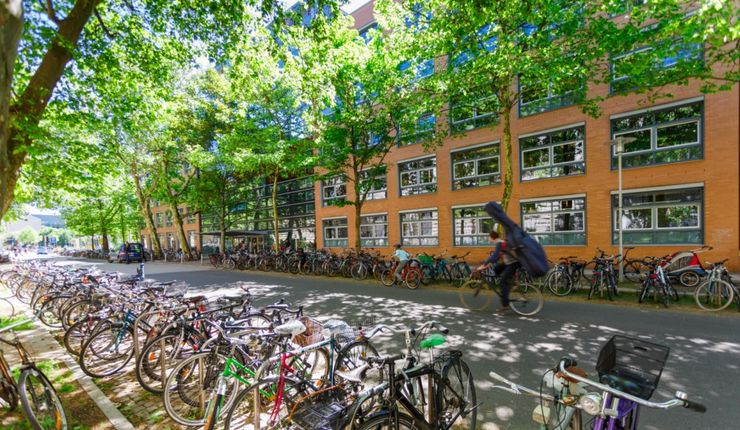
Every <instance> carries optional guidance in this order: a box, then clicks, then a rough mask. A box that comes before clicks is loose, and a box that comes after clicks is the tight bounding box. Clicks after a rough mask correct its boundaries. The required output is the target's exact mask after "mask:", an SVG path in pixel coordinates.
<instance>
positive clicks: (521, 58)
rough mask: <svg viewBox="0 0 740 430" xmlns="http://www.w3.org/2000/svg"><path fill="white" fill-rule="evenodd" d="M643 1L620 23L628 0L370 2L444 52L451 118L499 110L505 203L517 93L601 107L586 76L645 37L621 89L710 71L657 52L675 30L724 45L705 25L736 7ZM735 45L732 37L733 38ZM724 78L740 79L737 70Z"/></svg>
mask: <svg viewBox="0 0 740 430" xmlns="http://www.w3.org/2000/svg"><path fill="white" fill-rule="evenodd" d="M640 3H642V2H640ZM647 3H648V4H649V6H648V7H645V8H642V6H635V7H634V8H632V9H631V10H630V11H629V12H630V13H629V14H628V15H627V19H626V22H625V20H614V19H612V17H613V15H614V14H616V13H620V12H624V11H621V10H620V9H619V8H622V7H623V5H624V4H625V2H623V1H617V0H610V1H606V2H588V1H577V2H564V1H561V0H512V1H506V2H480V1H474V2H458V1H454V0H429V1H425V2H418V1H416V0H404V1H400V2H395V1H391V0H378V2H377V5H376V7H377V9H378V10H380V11H381V13H382V15H383V16H386V17H388V18H387V19H388V22H389V25H388V26H389V29H390V31H393V32H399V33H405V34H406V37H407V43H408V45H409V46H412V47H413V49H415V50H418V51H419V52H424V53H425V54H426V56H427V57H436V58H445V59H446V62H447V67H445V68H443V69H444V70H442V73H439V74H437V75H435V77H434V78H435V79H439V80H440V81H441V82H442V83H443V84H442V85H440V86H439V88H443V89H444V90H445V91H446V93H447V94H448V95H449V97H450V108H449V111H448V114H449V115H450V116H452V117H453V118H454V117H455V115H457V114H458V113H457V112H458V111H459V110H485V111H486V112H491V111H493V112H496V113H497V116H498V120H497V121H496V122H495V123H494V124H493V126H494V127H501V133H502V139H501V153H502V156H503V157H502V158H503V169H502V171H503V174H502V181H503V185H504V192H503V197H502V201H501V203H502V205H503V207H504V208H505V209H506V208H507V207H508V203H509V201H510V199H511V192H512V186H513V172H512V144H511V139H512V136H511V114H512V109H513V108H514V107H515V106H517V103H518V101H519V100H520V99H521V100H525V101H528V102H530V103H528V104H529V105H530V106H534V108H535V109H538V108H540V106H538V104H537V103H538V102H537V101H538V100H549V99H551V97H550V96H549V95H559V97H560V98H561V99H562V100H566V101H567V104H578V105H580V107H581V109H582V110H583V111H584V112H586V113H588V114H589V115H593V116H596V115H599V114H600V111H599V103H600V102H601V101H603V100H604V98H605V97H604V95H602V94H589V92H588V90H589V88H590V86H591V85H592V84H604V83H611V82H612V80H613V78H614V76H613V74H612V72H611V69H610V68H609V64H608V60H609V57H610V55H613V54H615V53H624V52H629V51H630V50H632V49H635V48H638V47H645V46H653V49H652V50H651V51H649V55H647V56H645V57H644V58H643V57H639V58H641V60H639V61H635V62H628V63H631V64H630V65H629V66H628V67H625V68H623V69H622V70H621V71H623V72H626V73H632V74H634V75H635V81H634V82H633V84H634V85H630V86H629V87H628V88H625V89H624V92H635V91H638V92H645V91H647V90H648V89H651V88H655V87H656V86H659V85H666V84H668V83H677V84H685V83H687V82H688V79H689V78H691V77H695V76H699V77H704V78H706V79H709V78H710V77H711V76H709V75H708V73H709V71H710V70H713V67H712V64H710V63H709V62H706V63H704V64H703V65H701V66H700V67H697V63H696V62H694V61H677V62H676V63H675V64H674V65H673V66H672V67H667V68H656V67H654V66H655V64H656V62H657V61H658V60H660V59H665V58H668V57H670V56H671V55H673V56H674V57H675V56H676V55H677V54H680V52H681V49H682V48H681V47H682V46H683V44H674V43H671V41H673V40H675V39H673V38H675V37H681V36H688V35H691V38H692V39H693V40H694V41H696V40H705V38H707V37H709V38H710V39H711V40H714V41H715V42H714V43H715V44H718V45H721V43H719V42H716V37H715V36H710V33H711V31H710V30H709V29H708V28H707V27H706V26H705V24H706V23H707V22H711V21H712V19H713V18H714V17H717V16H724V17H726V16H728V15H729V16H736V14H737V8H736V7H735V8H734V9H733V12H729V13H728V12H725V11H722V12H721V13H719V12H717V11H716V10H715V9H713V8H705V7H703V8H702V13H701V14H699V16H701V18H696V19H694V18H691V19H688V20H687V19H686V16H687V14H686V12H687V8H686V6H685V5H684V4H683V2H679V1H672V0H660V1H657V2H647ZM720 21H722V20H721V19H720ZM734 21H735V22H736V21H737V20H734ZM722 22H724V21H722ZM721 27H722V28H724V30H723V32H724V34H725V36H726V35H727V34H728V33H730V34H734V33H733V32H735V31H736V29H737V28H736V27H737V24H735V23H733V24H729V25H728V24H723V25H722V26H721ZM728 27H732V30H730V29H729V28H728ZM692 31H693V32H694V33H692ZM658 41H661V43H657V42H658ZM736 44H737V42H736V41H733V42H732V44H731V45H735V46H736ZM713 49H714V48H713ZM725 50H727V47H726V46H721V47H717V52H725ZM730 52H731V50H727V52H726V55H725V54H722V55H720V54H717V55H715V56H713V60H709V61H715V62H720V63H722V64H724V65H727V64H733V62H734V64H736V63H737V54H736V53H730ZM720 68H721V67H720ZM637 72H639V73H637ZM656 72H658V73H656ZM724 77H726V78H727V79H728V80H729V81H731V80H732V79H736V77H737V76H736V71H735V72H732V71H730V72H729V73H727V74H725V75H724ZM729 81H728V82H729ZM714 88H723V87H722V86H719V87H714ZM724 88H726V86H724Z"/></svg>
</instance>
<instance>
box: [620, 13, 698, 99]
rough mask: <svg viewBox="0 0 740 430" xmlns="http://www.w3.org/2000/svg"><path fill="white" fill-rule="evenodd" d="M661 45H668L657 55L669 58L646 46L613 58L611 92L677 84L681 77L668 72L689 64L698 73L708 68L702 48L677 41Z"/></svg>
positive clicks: (659, 49)
mask: <svg viewBox="0 0 740 430" xmlns="http://www.w3.org/2000/svg"><path fill="white" fill-rule="evenodd" d="M651 28H652V27H648V29H651ZM646 31H649V30H646ZM657 43H658V44H660V45H664V46H656V48H658V51H657V52H661V53H665V56H663V57H658V56H657V55H655V53H654V52H653V51H654V49H653V47H650V46H645V47H642V48H638V49H635V50H633V51H630V52H626V53H623V54H620V55H616V56H614V57H612V58H611V61H610V64H609V67H610V71H611V82H610V84H609V91H610V92H611V93H612V94H614V93H621V92H625V91H630V90H634V89H637V88H639V87H641V86H644V87H651V86H655V85H660V84H661V83H663V82H673V81H675V80H677V79H679V78H680V76H671V74H670V73H668V72H670V69H671V68H672V67H674V66H676V65H677V64H679V63H688V64H690V65H692V66H696V67H697V68H698V69H701V68H702V67H703V65H704V49H703V47H702V45H701V44H698V43H686V42H683V41H681V40H677V39H667V40H662V41H659V42H657ZM697 71H700V70H697ZM640 77H641V78H643V79H640ZM641 81H642V82H641Z"/></svg>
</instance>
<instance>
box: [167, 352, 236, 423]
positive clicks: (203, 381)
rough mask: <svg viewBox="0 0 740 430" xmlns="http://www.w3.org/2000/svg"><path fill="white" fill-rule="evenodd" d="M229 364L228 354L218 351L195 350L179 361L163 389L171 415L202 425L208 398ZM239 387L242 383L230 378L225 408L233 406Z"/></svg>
mask: <svg viewBox="0 0 740 430" xmlns="http://www.w3.org/2000/svg"><path fill="white" fill-rule="evenodd" d="M225 365H226V356H225V355H223V354H219V353H218V352H215V351H209V352H202V353H199V354H195V355H193V356H191V357H189V358H186V359H185V360H182V361H181V362H180V363H178V364H177V365H176V366H175V367H174V368H173V369H172V371H171V372H170V374H169V375H168V376H167V380H166V381H165V385H164V389H163V396H162V401H163V403H164V410H165V411H166V412H167V415H169V417H170V418H172V420H174V421H175V422H176V423H178V424H182V425H184V426H188V427H200V426H202V425H203V424H204V423H205V412H206V407H207V405H208V399H209V398H210V396H211V393H212V392H213V391H214V390H215V389H216V384H217V382H218V377H219V375H220V374H221V372H223V370H224V367H225ZM238 391H239V385H238V383H237V382H236V381H235V380H233V379H230V380H229V385H228V386H227V389H226V394H225V397H224V399H225V400H224V402H223V410H226V409H228V408H230V407H231V405H232V403H233V399H234V396H235V394H236V393H237V392H238Z"/></svg>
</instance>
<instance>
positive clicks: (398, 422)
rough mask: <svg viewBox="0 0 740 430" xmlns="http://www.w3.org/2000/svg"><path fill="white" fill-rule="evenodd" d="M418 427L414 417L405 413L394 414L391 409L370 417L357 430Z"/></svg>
mask: <svg viewBox="0 0 740 430" xmlns="http://www.w3.org/2000/svg"><path fill="white" fill-rule="evenodd" d="M417 428H418V427H417V426H416V424H415V423H414V419H413V418H411V417H410V416H408V415H406V414H404V413H400V412H399V413H397V414H393V413H392V412H391V411H387V410H386V411H381V412H378V413H376V414H375V416H373V417H371V418H369V419H368V420H367V421H366V422H365V423H363V424H362V425H361V426H360V427H358V429H357V430H372V429H375V430H377V429H398V430H406V429H408V430H413V429H417Z"/></svg>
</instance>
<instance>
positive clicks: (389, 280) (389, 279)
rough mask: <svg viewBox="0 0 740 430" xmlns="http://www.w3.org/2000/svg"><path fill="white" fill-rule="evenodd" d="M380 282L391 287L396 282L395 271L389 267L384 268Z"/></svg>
mask: <svg viewBox="0 0 740 430" xmlns="http://www.w3.org/2000/svg"><path fill="white" fill-rule="evenodd" d="M380 282H381V283H382V284H383V285H385V286H386V287H392V286H393V284H395V283H396V276H395V273H394V272H393V271H391V269H385V270H384V271H383V274H382V275H380Z"/></svg>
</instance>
